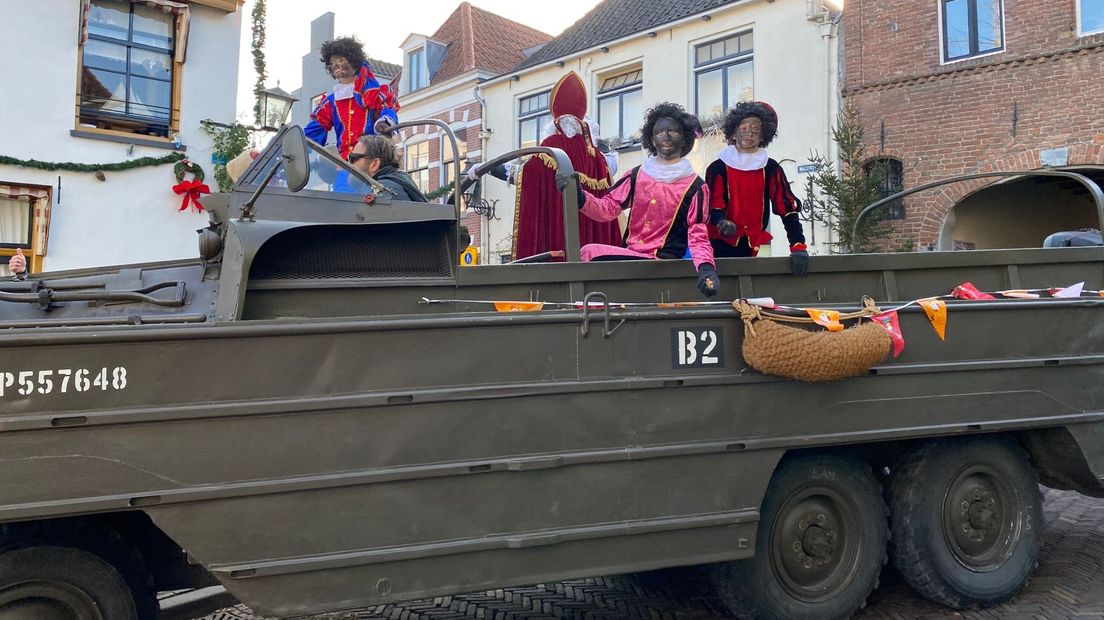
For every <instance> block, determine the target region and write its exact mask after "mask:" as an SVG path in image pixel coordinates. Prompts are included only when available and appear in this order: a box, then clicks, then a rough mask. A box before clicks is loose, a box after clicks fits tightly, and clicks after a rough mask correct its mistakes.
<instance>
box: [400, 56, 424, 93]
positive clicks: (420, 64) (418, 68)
mask: <svg viewBox="0 0 1104 620" xmlns="http://www.w3.org/2000/svg"><path fill="white" fill-rule="evenodd" d="M403 73H405V74H406V88H407V91H415V90H418V89H420V88H425V87H426V86H429V68H428V67H427V66H426V48H425V47H419V48H417V49H415V50H411V51H409V52H407V53H406V66H405V67H403Z"/></svg>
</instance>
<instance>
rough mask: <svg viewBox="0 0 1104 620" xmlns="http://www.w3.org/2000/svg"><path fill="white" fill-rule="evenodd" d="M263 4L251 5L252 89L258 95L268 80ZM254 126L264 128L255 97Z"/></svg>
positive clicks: (263, 2)
mask: <svg viewBox="0 0 1104 620" xmlns="http://www.w3.org/2000/svg"><path fill="white" fill-rule="evenodd" d="M265 4H266V0H257V3H256V4H255V5H253V14H252V15H253V68H254V69H255V70H256V71H257V83H256V85H254V87H253V92H254V93H260V92H261V91H262V90H264V89H265V80H266V79H268V69H267V67H266V65H265V53H264V44H265V12H266V9H265ZM253 118H254V124H255V125H257V126H258V127H263V126H264V119H262V118H261V97H260V95H259V94H258V95H257V101H256V103H254V104H253Z"/></svg>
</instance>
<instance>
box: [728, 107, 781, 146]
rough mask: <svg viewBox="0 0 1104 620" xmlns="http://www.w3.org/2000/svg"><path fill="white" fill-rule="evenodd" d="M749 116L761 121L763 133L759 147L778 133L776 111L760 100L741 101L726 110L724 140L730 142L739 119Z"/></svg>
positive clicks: (769, 141)
mask: <svg viewBox="0 0 1104 620" xmlns="http://www.w3.org/2000/svg"><path fill="white" fill-rule="evenodd" d="M749 116H754V117H755V118H757V119H759V120H761V121H763V134H762V137H761V138H760V140H759V148H766V146H767V145H768V144H770V143H771V141H772V140H774V137H775V136H777V135H778V113H777V112H775V111H774V108H772V107H770V106H769V105H767V104H766V103H763V102H762V101H741V102H740V103H737V104H736V107H734V108H732V109H731V110H729V111H728V114H726V115H725V123H724V135H725V140H726V141H727V142H729V143H730V144H731V143H732V140H733V138H734V137H735V135H736V128H737V127H739V126H740V121H742V120H744V119H745V118H747V117H749Z"/></svg>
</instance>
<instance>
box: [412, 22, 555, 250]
mask: <svg viewBox="0 0 1104 620" xmlns="http://www.w3.org/2000/svg"><path fill="white" fill-rule="evenodd" d="M549 39H551V36H550V35H548V34H546V33H543V32H540V31H538V30H535V29H533V28H530V27H528V26H526V25H524V24H520V23H518V22H515V21H512V20H509V19H506V18H505V17H502V16H500V15H497V14H495V13H491V12H490V11H485V10H483V9H480V8H479V7H476V6H473V5H472V4H471V3H469V2H461V3H460V4H459V5H457V7H456V9H455V10H453V12H452V13H451V14H450V15H449V16H448V18H447V19H445V21H444V22H443V23H442V24H441V26H440V27H439V28H437V30H436V31H435V32H434V33H433V34H432V35H428V36H427V35H422V34H418V33H411V34H410V35H409V36H408V37H407V38H406V40H405V41H404V42H403V43H402V45H401V46H400V47H401V48H402V51H403V64H402V72H401V74H400V76H399V78H398V87H399V101H400V103H401V104H402V108H401V110H400V114H399V118H400V119H401V120H404V121H406V120H411V119H427V118H431V119H437V120H441V121H444V122H446V123H448V125H449V128H450V129H452V131H453V132H454V133H455V134H456V137H457V142H458V144H457V150H458V151H459V152H458V153H457V154H455V156H458V157H459V158H460V161H461V169H462V170H463V169H466V168H467V167H468V165H470V164H473V163H478V162H481V161H485V160H486V159H487V158H486V156H485V153H484V138H485V134H484V132H483V129H484V118H483V113H484V110H483V103H482V101H481V98H480V96H479V95H478V94H477V92H478V86H479V85H480V84H481V83H482V82H483V81H485V80H488V79H490V78H493V77H494V76H496V75H499V74H501V73H503V72H505V71H507V70H509V69H510V68H512V67H514V66H516V65H517V64H518V63H519V62H521V61H522V60H523V59H525V57H526V50H530V49H531V48H534V47H536V46H539V45H541V44H543V43H546V42H547V41H548V40H549ZM401 139H402V150H403V166H404V168H405V169H406V171H407V172H408V173H410V176H411V178H413V179H414V182H415V183H416V184H417V185H418V186H419V187H420V188H422V190H423V191H425V192H426V193H432V192H435V191H436V190H438V188H441V187H442V186H445V185H449V184H451V183H452V181H453V176H454V174H455V172H454V168H453V165H452V161H453V157H454V154H453V153H452V152H451V148H449V147H448V145H447V143H448V139H447V138H446V137H445V135H444V133H443V132H442V131H441V130H440V129H439V128H437V127H434V126H426V127H418V128H411V129H404V130H402V133H401ZM485 183H500V182H499V181H498V180H497V179H489V180H488V181H485ZM445 198H446V196H445V195H442V196H440V197H439V198H437V199H436V200H439V201H442V202H443V201H444V200H445ZM487 217H491V216H490V215H489V214H488V215H483V214H480V213H476V212H475V211H474V210H470V211H469V210H466V209H465V211H464V212H463V214H462V219H461V223H462V224H464V225H465V226H467V228H468V230H469V232H470V233H471V236H472V245H474V246H475V247H477V248H479V251H480V262H484V263H485V262H489V261H493V260H494V259H493V258H492V257H491V255H492V252H491V251H490V250H489V246H488V240H487V227H486V226H485V223H486V222H485V219H486V218H487Z"/></svg>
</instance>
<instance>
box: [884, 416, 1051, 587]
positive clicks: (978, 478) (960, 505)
mask: <svg viewBox="0 0 1104 620" xmlns="http://www.w3.org/2000/svg"><path fill="white" fill-rule="evenodd" d="M890 508H891V512H892V515H893V516H892V519H891V527H892V532H893V542H892V544H891V545H890V554H891V556H892V558H893V563H894V565H895V566H896V567H897V569H898V570H899V571H900V572H901V575H902V576H903V577H904V579H905V581H906V582H907V583H908V584H909V585H910V586H912V588H913V589H914V590H916V591H917V592H918V593H919V594H920V595H921V596H924V597H925V598H927V599H930V600H932V601H935V602H937V603H941V604H943V605H946V606H948V607H954V608H958V609H964V608H971V607H981V606H986V605H994V604H996V603H1000V602H1002V601H1004V600H1007V599H1009V598H1011V597H1012V595H1014V594H1015V593H1016V592H1019V591H1020V589H1021V588H1023V587H1024V586H1025V585H1026V584H1027V582H1028V580H1029V579H1030V578H1031V572H1032V571H1033V570H1034V569H1035V566H1036V565H1037V560H1038V555H1039V542H1040V539H1039V528H1040V527H1041V526H1042V523H1043V520H1042V514H1043V508H1042V499H1041V496H1040V493H1039V481H1038V477H1037V476H1036V473H1035V470H1034V469H1032V468H1031V464H1030V462H1029V461H1028V458H1027V454H1026V453H1024V451H1023V450H1022V449H1021V448H1020V447H1019V446H1018V445H1016V444H1015V443H1014V442H1013V441H1011V440H1009V439H1006V438H1003V437H976V438H969V439H962V440H939V441H933V442H928V443H925V444H923V445H921V446H919V447H917V448H916V449H914V450H913V451H912V452H910V453H909V454H907V455H906V456H905V458H904V459H903V460H902V462H901V463H900V464H899V465H898V466H897V467H896V471H895V472H893V478H892V481H891V484H890Z"/></svg>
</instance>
